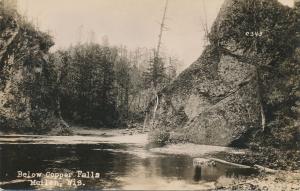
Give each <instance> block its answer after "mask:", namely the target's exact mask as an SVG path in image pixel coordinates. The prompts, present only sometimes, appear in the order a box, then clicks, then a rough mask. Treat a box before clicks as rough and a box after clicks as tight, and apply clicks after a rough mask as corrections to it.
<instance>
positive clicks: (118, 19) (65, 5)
mask: <svg viewBox="0 0 300 191" xmlns="http://www.w3.org/2000/svg"><path fill="white" fill-rule="evenodd" d="M223 1H224V0H169V7H168V11H167V16H168V20H167V21H166V23H167V25H168V27H169V30H168V31H166V32H165V33H164V36H163V49H164V50H165V51H166V52H167V53H168V54H175V55H177V56H178V57H179V58H180V59H182V60H183V61H184V62H185V66H188V65H189V64H191V63H192V62H193V61H195V60H196V59H197V58H198V57H199V56H200V54H201V52H202V50H203V43H202V40H203V36H204V32H203V31H202V27H201V19H204V15H205V14H204V7H206V11H207V22H208V25H211V24H212V22H213V20H214V19H215V17H216V16H217V14H218V11H219V9H220V7H221V5H222V3H223ZM280 1H281V2H282V3H284V4H286V5H289V6H292V5H293V0H280ZM18 3H19V4H18V6H19V9H20V11H21V13H22V14H25V15H27V16H28V18H29V19H30V20H32V21H33V22H34V23H38V25H39V27H40V28H41V30H44V31H50V34H52V35H53V36H54V39H55V43H56V45H55V47H54V49H56V48H60V47H67V46H69V45H71V44H75V43H76V42H78V41H79V39H80V36H81V39H84V40H86V39H88V37H89V36H91V35H89V34H91V31H93V32H94V36H95V38H94V39H95V41H96V42H99V43H101V41H102V37H103V36H108V38H109V42H110V44H111V45H121V44H122V45H126V46H127V47H128V48H129V49H134V48H136V47H148V48H153V47H156V44H157V38H158V37H157V36H158V33H159V22H160V20H161V17H162V14H163V7H164V3H165V1H164V0H18ZM80 28H81V29H80ZM79 31H82V34H85V35H79V33H80V32H79Z"/></svg>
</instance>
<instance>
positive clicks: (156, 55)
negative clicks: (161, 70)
mask: <svg viewBox="0 0 300 191" xmlns="http://www.w3.org/2000/svg"><path fill="white" fill-rule="evenodd" d="M167 9H168V0H166V2H165V7H164V12H163V17H162V20H161V23H160V30H159V35H158V43H157V47H156V51H155V52H154V60H153V65H154V67H155V66H157V65H158V64H159V63H158V62H159V56H160V54H159V53H160V48H161V44H162V36H163V32H164V31H165V30H166V22H165V21H166V15H167ZM152 89H153V92H154V95H155V100H156V103H155V106H154V109H153V116H152V120H151V124H150V127H154V126H155V118H156V111H157V108H158V104H159V97H158V87H157V83H156V82H154V83H153V88H152ZM147 118H148V117H147V115H146V117H145V120H147ZM144 128H145V122H144V127H143V130H144Z"/></svg>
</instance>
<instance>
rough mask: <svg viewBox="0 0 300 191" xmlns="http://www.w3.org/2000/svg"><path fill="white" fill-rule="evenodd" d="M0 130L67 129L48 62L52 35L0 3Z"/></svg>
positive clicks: (42, 130)
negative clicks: (61, 114)
mask: <svg viewBox="0 0 300 191" xmlns="http://www.w3.org/2000/svg"><path fill="white" fill-rule="evenodd" d="M0 26H1V27H0V28H1V29H0V30H1V31H0V33H1V38H0V42H1V43H0V44H1V46H0V52H1V54H0V79H1V81H0V127H1V130H13V131H30V132H36V133H38V132H45V131H49V130H51V129H52V128H65V127H66V126H67V125H66V124H65V123H64V121H63V120H62V118H61V116H60V112H59V107H58V102H57V88H56V87H57V86H56V85H57V84H55V82H56V81H55V80H54V79H53V78H55V73H54V70H53V68H51V66H50V65H49V64H48V50H49V48H50V47H51V46H52V45H53V44H54V42H53V40H52V38H51V37H50V36H49V35H48V34H46V33H43V32H41V31H39V30H38V29H37V28H35V27H34V26H33V25H32V24H30V23H29V22H27V21H26V20H25V19H24V18H22V17H21V16H20V15H18V13H17V12H16V11H15V10H7V9H5V8H4V7H3V5H2V4H1V3H0Z"/></svg>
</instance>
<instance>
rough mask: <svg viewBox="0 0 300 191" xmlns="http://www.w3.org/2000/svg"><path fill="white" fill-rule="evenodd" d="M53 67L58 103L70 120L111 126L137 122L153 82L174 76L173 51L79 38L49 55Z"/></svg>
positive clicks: (168, 80) (163, 83)
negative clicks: (130, 47)
mask: <svg viewBox="0 0 300 191" xmlns="http://www.w3.org/2000/svg"><path fill="white" fill-rule="evenodd" d="M50 61H51V62H50V63H51V65H52V68H54V70H55V71H56V72H55V73H56V76H57V79H56V81H57V84H58V89H57V91H58V94H59V98H60V100H59V102H60V108H61V112H62V116H63V118H64V119H66V120H67V121H69V122H70V123H76V124H82V125H88V126H96V127H103V126H108V127H114V126H126V125H127V123H128V122H136V121H138V122H141V121H142V120H143V117H144V113H145V110H146V108H147V106H148V104H149V102H150V101H151V100H152V99H154V96H155V95H154V93H153V92H154V91H153V89H154V88H159V89H162V88H163V87H164V86H166V85H167V84H169V83H171V82H172V80H173V79H174V78H175V77H176V68H178V66H179V65H180V61H179V59H178V58H176V57H174V56H173V57H167V56H164V55H162V56H160V57H157V56H155V51H154V50H151V49H147V48H137V49H136V50H134V51H129V50H128V49H127V48H126V47H124V46H120V47H113V46H109V45H108V44H107V43H103V45H100V44H96V43H91V42H89V43H78V44H77V45H75V46H71V47H69V48H68V49H66V50H58V51H56V52H54V53H52V54H51V55H50Z"/></svg>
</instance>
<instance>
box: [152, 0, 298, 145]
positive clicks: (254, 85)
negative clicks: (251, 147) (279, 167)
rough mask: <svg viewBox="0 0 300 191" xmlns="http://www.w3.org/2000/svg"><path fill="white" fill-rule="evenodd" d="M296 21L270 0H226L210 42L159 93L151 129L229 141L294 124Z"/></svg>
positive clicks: (207, 141) (191, 138) (193, 139)
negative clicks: (154, 120) (188, 65)
mask: <svg viewBox="0 0 300 191" xmlns="http://www.w3.org/2000/svg"><path fill="white" fill-rule="evenodd" d="M296 18H297V16H296V14H295V10H294V9H291V8H288V7H285V6H283V5H281V4H280V3H278V2H277V1H276V0H225V2H224V5H223V7H222V8H221V10H220V13H219V15H218V17H217V19H216V20H215V22H214V24H213V26H212V29H211V33H210V35H209V40H210V45H208V46H207V47H206V49H205V50H204V52H203V53H202V56H201V57H200V58H199V59H198V60H197V61H196V62H194V63H193V64H192V65H191V66H190V67H189V68H188V69H186V70H185V71H184V72H183V73H181V74H180V75H179V77H178V78H177V79H176V80H175V81H174V82H173V83H172V84H171V85H170V86H169V87H167V88H165V89H164V90H163V91H162V92H160V95H159V97H160V103H159V108H158V110H157V114H156V115H157V116H158V117H157V121H156V123H155V124H156V128H158V129H160V131H161V129H164V131H168V132H170V139H171V140H172V138H174V139H176V138H178V136H179V137H180V139H181V140H185V141H189V142H194V143H199V144H212V145H230V144H234V143H240V142H243V143H244V142H245V141H247V138H249V137H250V135H254V134H255V132H257V131H259V130H261V131H263V130H264V131H269V129H271V128H274V129H276V128H278V127H282V126H293V124H292V122H293V121H294V118H295V117H296V114H295V112H294V111H292V108H293V107H294V106H295V103H296V101H297V100H299V82H300V81H299V57H298V58H296V56H295V55H296V54H295V46H296V40H295V38H296V25H297V24H299V23H297V22H296ZM298 56H299V55H298ZM292 118H293V119H292ZM274 124H275V125H274ZM292 129H294V126H293V128H292ZM293 133H294V132H292V131H291V134H292V135H291V136H297V135H294V134H293ZM175 137H176V138H175Z"/></svg>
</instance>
